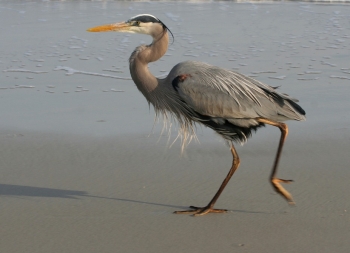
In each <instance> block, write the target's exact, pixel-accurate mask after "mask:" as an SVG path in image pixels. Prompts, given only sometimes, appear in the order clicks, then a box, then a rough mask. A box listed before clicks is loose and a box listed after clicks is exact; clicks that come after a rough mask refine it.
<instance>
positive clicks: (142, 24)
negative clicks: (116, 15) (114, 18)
mask: <svg viewBox="0 0 350 253" xmlns="http://www.w3.org/2000/svg"><path fill="white" fill-rule="evenodd" d="M87 31H88V32H126V33H141V34H148V35H151V36H152V37H155V36H157V35H158V34H159V32H165V31H169V32H170V33H171V35H173V34H172V32H171V31H170V30H169V28H168V27H166V25H165V24H164V23H163V22H162V21H160V20H159V19H158V18H156V17H155V16H152V15H150V14H140V15H137V16H135V17H132V18H130V19H129V20H127V21H124V22H120V23H114V24H108V25H101V26H96V27H92V28H89V29H88V30H87Z"/></svg>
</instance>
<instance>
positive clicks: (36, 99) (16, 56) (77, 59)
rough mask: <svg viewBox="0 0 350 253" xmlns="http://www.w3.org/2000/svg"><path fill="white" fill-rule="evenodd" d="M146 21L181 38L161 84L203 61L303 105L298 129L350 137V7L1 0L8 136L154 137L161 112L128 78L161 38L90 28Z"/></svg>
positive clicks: (0, 86)
mask: <svg viewBox="0 0 350 253" xmlns="http://www.w3.org/2000/svg"><path fill="white" fill-rule="evenodd" d="M281 6H283V8H281ZM139 13H151V14H154V15H155V16H157V17H158V18H160V19H161V20H162V21H163V22H164V23H165V24H166V25H167V26H168V27H169V28H170V29H171V31H172V32H173V34H174V37H175V40H174V41H173V43H172V44H171V45H170V46H169V50H168V52H167V54H166V55H165V56H164V57H163V58H162V59H161V60H160V61H158V62H156V63H153V64H151V65H150V68H151V70H152V72H153V73H154V74H155V75H156V76H161V75H164V74H166V73H167V72H168V71H169V70H170V69H171V67H172V66H174V65H175V64H176V63H178V62H180V61H183V60H198V61H204V62H207V63H210V64H213V65H217V66H220V67H224V68H227V69H232V70H236V71H239V72H242V73H244V74H247V75H249V76H252V77H254V78H256V79H258V80H259V81H262V82H265V83H267V84H269V85H271V86H281V88H280V90H281V91H282V92H285V93H288V94H290V95H292V96H293V97H297V98H298V99H299V100H300V105H301V106H302V107H303V108H304V109H305V110H306V112H307V122H306V123H291V124H292V125H293V127H294V125H295V127H296V129H297V128H301V129H303V131H304V132H306V133H308V132H309V131H310V133H314V132H315V131H316V132H318V133H320V134H322V131H323V130H322V129H316V130H314V129H313V130H312V131H311V130H310V129H312V128H313V127H315V126H318V125H321V124H322V125H323V129H325V128H326V129H328V130H329V128H332V127H334V122H337V125H338V127H340V128H342V129H343V128H344V127H345V128H346V129H347V125H348V123H349V121H350V119H349V116H348V115H349V114H348V109H347V108H349V107H350V102H349V100H348V94H349V92H350V86H349V83H350V64H349V51H350V50H349V45H350V43H349V40H350V25H349V20H350V16H349V14H348V13H350V5H343V4H332V5H323V4H321V5H320V4H312V3H308V2H298V3H285V2H283V3H281V2H272V3H271V2H270V3H263V4H261V3H257V2H254V3H234V2H210V3H197V2H196V3H192V2H190V3H188V2H187V3H184V2H182V3H175V2H146V3H143V2H133V1H130V2H128V1H126V2H124V1H123V2H118V1H110V2H86V1H84V2H73V1H70V2H57V1H45V2H39V1H36V2H22V1H18V2H13V1H2V2H1V3H0V21H1V23H2V26H1V27H0V32H1V34H3V35H4V36H3V37H2V43H1V47H0V55H1V56H0V69H1V75H0V95H1V97H2V105H3V107H2V108H3V109H2V110H1V118H2V121H1V122H0V129H5V130H6V129H7V130H10V129H12V130H13V129H17V130H18V131H25V130H30V131H39V132H40V131H45V132H62V133H77V134H78V133H81V134H89V135H102V136H105V135H115V134H117V135H118V134H123V133H136V132H146V133H149V132H151V131H152V126H153V120H152V118H153V111H152V110H151V111H150V112H149V109H148V105H147V103H146V101H145V99H144V98H143V97H142V95H141V94H139V92H138V91H137V89H136V87H135V85H134V84H133V82H132V80H130V74H129V70H128V57H129V55H130V53H131V52H132V50H133V49H134V48H135V47H136V46H137V45H139V44H140V43H149V42H150V38H149V37H147V36H143V35H131V34H117V33H99V34H92V33H88V32H86V29H87V28H89V27H92V26H96V25H99V24H104V23H112V22H118V21H123V20H126V19H128V18H130V17H131V16H134V15H136V14H139ZM203 17H204V18H203ZM160 128H161V127H160ZM15 131H16V130H15ZM296 131H298V130H296ZM347 131H348V130H347Z"/></svg>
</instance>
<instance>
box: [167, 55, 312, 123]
mask: <svg viewBox="0 0 350 253" xmlns="http://www.w3.org/2000/svg"><path fill="white" fill-rule="evenodd" d="M178 76H185V78H183V80H180V81H179V80H177V81H178V83H177V88H176V91H177V92H178V94H179V96H180V97H181V99H182V100H183V101H185V102H186V103H187V104H188V105H189V106H190V107H191V108H192V109H193V110H195V111H197V112H198V113H200V114H202V115H206V116H210V117H212V118H217V119H219V118H224V119H227V120H229V121H230V122H231V123H233V124H237V125H238V126H243V127H249V126H254V125H256V124H257V122H256V121H255V120H254V119H256V118H259V117H265V118H268V119H271V120H276V121H283V120H287V119H294V120H304V119H305V117H304V115H305V112H304V111H303V110H302V109H301V107H299V106H298V105H297V104H296V103H295V102H296V101H297V100H296V99H293V98H291V97H289V96H288V95H286V94H281V93H278V92H276V90H275V88H273V87H271V86H268V85H266V84H263V83H261V82H259V81H257V80H255V79H253V78H250V77H247V76H245V75H242V74H240V73H237V72H234V71H230V70H226V69H222V68H219V67H215V66H211V65H208V64H205V63H201V62H195V61H187V62H182V63H179V64H178V65H176V66H175V67H174V68H173V69H172V70H171V72H170V73H169V76H168V78H170V79H171V80H174V79H175V78H176V77H178ZM295 105H296V106H295Z"/></svg>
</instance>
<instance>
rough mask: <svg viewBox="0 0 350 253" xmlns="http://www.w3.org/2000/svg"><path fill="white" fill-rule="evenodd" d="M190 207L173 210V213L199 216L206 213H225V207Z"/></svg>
mask: <svg viewBox="0 0 350 253" xmlns="http://www.w3.org/2000/svg"><path fill="white" fill-rule="evenodd" d="M190 208H191V209H189V210H185V211H175V212H174V213H175V214H192V215H193V216H201V215H205V214H208V213H227V210H226V209H214V208H210V207H196V206H190Z"/></svg>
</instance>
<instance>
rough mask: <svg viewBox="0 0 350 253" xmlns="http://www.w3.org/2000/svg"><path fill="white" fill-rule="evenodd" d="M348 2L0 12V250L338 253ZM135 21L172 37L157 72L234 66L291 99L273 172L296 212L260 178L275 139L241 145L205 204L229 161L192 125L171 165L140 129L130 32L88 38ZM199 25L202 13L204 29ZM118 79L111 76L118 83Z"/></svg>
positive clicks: (348, 220)
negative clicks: (192, 208)
mask: <svg viewBox="0 0 350 253" xmlns="http://www.w3.org/2000/svg"><path fill="white" fill-rule="evenodd" d="M349 11H350V6H348V5H336V4H333V5H323V4H311V3H269V4H251V3H247V4H237V3H226V2H225V3H210V4H203V3H202V4H198V3H195V4H192V3H179V4H177V3H159V2H152V3H137V2H102V3H101V2H29V3H26V2H20V1H18V2H16V3H13V2H12V1H2V2H1V3H0V20H1V22H2V26H1V27H0V31H1V34H5V35H6V36H3V37H2V43H1V46H0V70H1V72H0V96H1V101H2V109H1V110H0V113H1V119H2V120H1V122H0V141H1V142H0V143H1V145H0V156H1V159H0V161H1V162H0V173H1V180H0V200H1V207H2V208H1V212H0V224H1V226H0V251H1V252H189V251H191V252H259V253H260V252H287V253H288V252H311V253H312V252H317V253H319V252H341V253H342V252H344V253H345V252H348V249H349V247H350V242H349V239H348V238H349V236H350V229H349V228H350V216H349V212H350V211H349V210H350V206H349V200H350V199H349V192H350V186H349V178H350V170H349V164H350V158H349V150H350V131H349V123H350V116H349V115H350V114H349V112H348V108H350V102H349V99H348V96H349V95H348V94H350V85H349V84H350V80H349V79H350V64H349V58H350V57H349V56H350V55H349V45H350V43H349V40H350V26H349V18H350V16H349V14H348V13H349ZM139 13H151V14H154V15H156V16H157V17H158V18H160V19H161V20H162V21H163V22H164V23H165V24H166V25H167V26H168V27H169V28H170V29H171V31H172V32H173V33H174V36H175V41H174V43H173V44H171V45H170V49H169V51H168V53H167V54H166V56H164V57H163V58H162V59H161V61H159V62H156V63H153V64H152V65H150V68H151V70H152V71H153V73H154V74H155V75H157V76H158V75H163V74H166V72H167V71H169V70H170V69H171V67H172V66H174V65H175V64H176V63H178V62H180V61H183V60H189V59H191V60H199V61H204V62H208V63H211V64H214V65H218V66H221V67H224V68H228V69H234V70H237V71H239V72H242V73H244V74H247V75H250V76H254V77H255V78H256V79H258V80H260V81H262V82H265V83H268V84H270V85H272V86H281V87H280V90H281V91H282V92H285V93H288V94H290V95H292V96H294V97H297V98H298V99H299V100H300V105H301V106H302V107H303V108H304V109H305V110H306V113H307V115H306V116H307V121H305V122H288V125H289V127H290V134H289V136H288V139H287V142H286V145H285V147H284V152H283V156H282V160H281V163H280V170H279V176H280V177H281V178H285V179H293V180H294V181H295V182H294V183H293V184H290V185H287V186H286V188H287V189H288V190H289V191H290V192H291V193H292V194H293V196H294V199H295V201H296V206H295V207H290V206H288V204H287V203H286V202H285V201H284V200H283V199H282V198H281V197H280V196H278V195H277V194H275V193H274V192H273V190H272V187H271V186H270V184H269V183H268V180H267V179H268V176H269V173H270V170H271V166H272V163H273V159H274V156H275V152H276V149H277V145H278V139H279V131H278V130H277V129H275V128H273V127H266V128H264V129H261V130H259V131H258V132H257V134H254V135H253V138H251V139H250V140H249V141H248V143H246V144H245V145H244V146H239V145H237V150H238V153H239V155H240V157H241V166H240V168H239V170H238V171H237V172H236V174H235V175H234V176H233V178H232V179H231V181H230V183H229V184H228V186H227V187H226V189H225V191H224V192H223V194H222V196H221V197H220V199H219V200H218V202H217V205H216V207H217V208H227V209H228V210H229V212H228V213H227V214H219V215H215V214H211V215H206V216H204V217H192V216H189V215H175V214H173V213H172V212H173V211H175V210H182V209H185V208H186V207H187V206H189V205H205V204H207V203H208V201H209V200H210V199H211V197H212V196H213V194H214V193H215V192H216V190H217V189H218V187H219V185H220V183H221V182H222V180H223V178H224V177H225V175H226V173H227V171H228V169H229V167H230V164H231V155H230V152H229V149H228V148H227V147H226V146H225V145H224V144H223V142H222V141H221V140H220V138H219V137H218V136H216V135H215V134H214V133H212V131H211V130H208V129H205V128H199V129H198V139H199V141H200V143H196V142H193V143H191V144H190V145H189V147H188V148H187V149H186V150H185V152H184V154H181V147H180V143H179V141H177V142H175V144H173V145H172V146H171V147H169V146H170V144H171V143H172V141H173V140H174V138H175V137H176V130H175V129H173V131H171V136H170V140H168V136H167V134H166V133H163V134H161V130H162V124H161V123H160V124H156V126H155V127H154V128H153V125H154V121H153V117H154V112H153V109H150V110H149V108H148V105H147V103H146V101H145V99H144V98H143V97H142V95H141V94H140V93H139V92H138V91H137V89H136V87H135V85H134V84H133V82H132V81H131V80H130V79H128V78H130V75H129V70H128V63H127V59H128V57H129V55H130V53H131V52H132V50H133V49H134V47H136V46H137V45H138V44H140V43H149V42H150V39H149V38H148V37H146V36H142V35H128V34H116V33H106V34H102V33H101V34H91V33H87V32H85V30H86V29H87V28H89V27H92V26H95V25H100V24H104V23H111V22H118V21H122V20H126V19H128V18H130V17H132V16H134V15H136V14H139ZM203 17H206V18H205V19H203ZM124 79H126V80H124Z"/></svg>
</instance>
